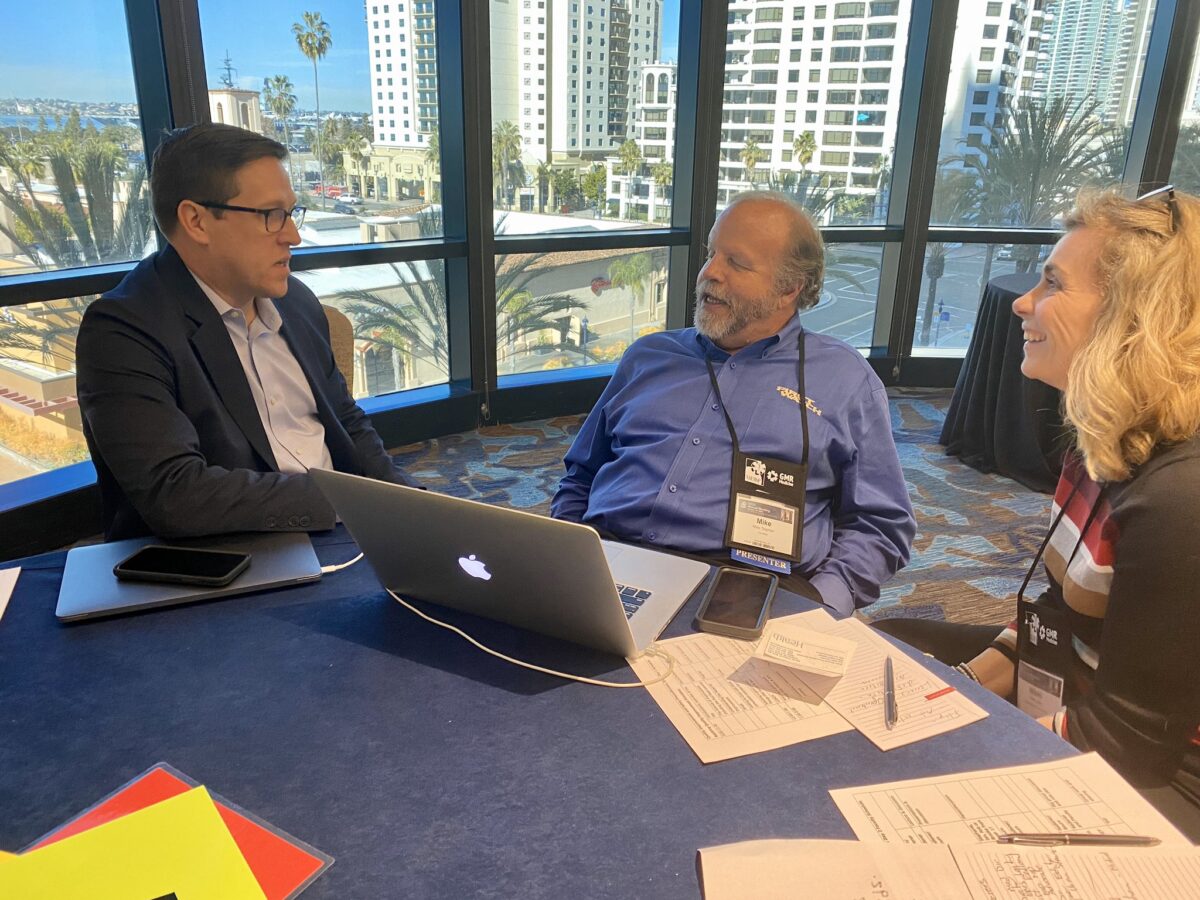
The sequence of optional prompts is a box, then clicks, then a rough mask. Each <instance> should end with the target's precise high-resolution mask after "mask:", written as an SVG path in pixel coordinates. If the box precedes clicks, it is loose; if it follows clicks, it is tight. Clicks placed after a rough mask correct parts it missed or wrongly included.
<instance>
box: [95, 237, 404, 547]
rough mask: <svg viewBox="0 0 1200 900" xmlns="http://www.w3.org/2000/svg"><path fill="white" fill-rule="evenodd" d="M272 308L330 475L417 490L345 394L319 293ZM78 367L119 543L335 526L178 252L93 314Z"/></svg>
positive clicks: (109, 522)
mask: <svg viewBox="0 0 1200 900" xmlns="http://www.w3.org/2000/svg"><path fill="white" fill-rule="evenodd" d="M275 302H276V306H277V307H278V309H279V314H280V316H281V317H282V318H283V326H282V329H281V333H282V334H283V337H284V338H285V340H286V341H287V343H288V346H290V347H291V349H292V353H293V354H294V355H295V357H296V360H297V361H298V362H299V363H300V368H301V369H303V371H304V374H305V377H306V378H307V379H308V383H309V386H310V387H311V388H312V393H313V398H314V399H315V400H316V404H317V413H318V416H319V417H320V420H321V424H322V425H324V426H325V444H326V446H328V447H329V453H330V456H331V457H332V458H333V465H334V467H335V468H336V469H337V470H338V471H340V472H350V473H353V474H356V475H367V476H370V477H372V478H379V479H382V480H385V481H394V482H399V483H401V484H412V483H413V482H412V481H411V479H409V478H408V476H407V475H405V474H404V472H403V470H400V469H398V468H396V467H394V466H393V463H392V459H391V457H390V456H388V454H387V452H386V451H385V450H384V447H383V443H382V442H381V441H380V439H379V436H378V435H377V434H376V433H375V430H374V429H373V428H372V427H371V425H370V422H369V421H368V420H367V418H366V416H365V415H364V414H363V411H362V410H361V409H359V408H358V406H357V405H356V404H355V402H354V400H353V399H352V398H351V397H350V394H349V392H348V391H347V390H346V382H345V381H344V380H343V378H342V376H341V374H340V373H339V372H338V369H337V366H336V365H335V364H334V360H333V353H332V351H331V350H330V346H329V326H328V323H327V322H326V319H325V314H324V311H323V310H322V309H321V305H320V303H319V302H318V301H317V298H316V297H315V296H314V294H313V293H312V291H310V290H309V289H308V288H307V287H305V286H304V285H303V284H301V283H300V282H299V281H298V280H296V279H295V278H290V279H289V280H288V292H287V294H286V295H285V296H284V297H282V298H279V299H278V300H276V301H275ZM76 366H77V373H78V375H77V384H78V389H79V405H80V408H81V409H82V411H83V427H84V436H85V437H86V439H87V443H88V447H89V449H90V450H91V453H92V461H93V463H94V464H95V466H96V475H97V478H98V480H99V484H100V493H101V500H102V504H103V510H104V532H105V536H106V537H107V538H108V539H109V540H119V539H122V538H127V537H133V536H137V535H143V534H148V533H153V534H156V535H158V536H160V537H163V538H176V537H187V536H196V535H206V534H218V533H222V532H233V531H315V530H320V529H325V528H332V527H333V525H334V521H335V520H334V513H333V509H332V507H330V505H329V503H328V501H326V500H325V498H324V496H322V494H321V492H320V491H319V490H318V489H317V487H316V486H315V485H314V484H313V482H312V479H310V478H309V477H308V476H307V475H291V474H283V473H281V472H280V471H279V469H278V466H277V465H276V462H275V457H274V455H273V454H272V452H271V447H270V444H269V443H268V442H267V436H266V432H265V431H264V429H263V424H262V420H261V419H260V418H259V414H258V409H257V407H256V406H255V405H254V398H253V396H252V395H251V393H250V387H249V385H248V384H247V382H246V376H245V373H244V371H243V369H242V364H241V361H240V360H239V359H238V355H237V351H236V350H235V349H234V347H233V343H232V341H231V340H230V338H229V333H228V331H227V330H226V328H225V323H224V322H223V321H222V320H221V317H220V316H219V315H218V314H217V311H216V309H215V308H214V307H213V305H212V302H211V301H210V300H209V299H208V297H206V296H205V294H204V292H203V291H202V290H201V289H200V286H199V285H198V284H197V283H196V280H195V279H194V278H193V277H192V275H191V273H190V272H189V271H188V269H187V267H186V266H185V265H184V264H183V260H182V259H180V257H179V254H178V253H176V252H175V250H174V249H173V248H171V247H168V248H167V249H165V250H162V251H160V252H158V253H156V254H154V255H153V256H150V257H148V258H146V259H145V260H143V261H142V262H141V263H140V264H139V265H138V267H137V268H136V269H134V270H133V271H132V272H130V273H129V274H128V275H127V276H126V277H125V278H124V280H122V282H121V283H120V284H119V285H118V286H117V287H116V288H115V289H113V290H112V291H109V292H108V293H107V294H105V295H104V296H103V297H101V298H100V299H99V300H97V301H95V302H94V303H93V304H92V305H91V306H89V307H88V310H87V312H86V313H85V314H84V317H83V322H82V324H81V325H80V328H79V337H78V340H77V343H76Z"/></svg>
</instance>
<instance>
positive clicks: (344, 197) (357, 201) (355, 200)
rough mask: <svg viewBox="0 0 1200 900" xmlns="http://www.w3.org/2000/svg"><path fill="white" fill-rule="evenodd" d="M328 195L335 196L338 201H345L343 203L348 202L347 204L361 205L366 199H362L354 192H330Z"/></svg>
mask: <svg viewBox="0 0 1200 900" xmlns="http://www.w3.org/2000/svg"><path fill="white" fill-rule="evenodd" d="M329 196H331V197H334V196H336V197H337V199H338V202H339V203H345V204H348V205H349V206H362V205H363V204H364V203H366V201H365V200H363V198H362V197H358V196H356V195H354V194H341V195H336V194H330V195H329Z"/></svg>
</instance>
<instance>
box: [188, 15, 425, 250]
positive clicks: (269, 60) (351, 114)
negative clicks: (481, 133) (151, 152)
mask: <svg viewBox="0 0 1200 900" xmlns="http://www.w3.org/2000/svg"><path fill="white" fill-rule="evenodd" d="M434 5H435V4H434V2H433V0H409V2H399V3H397V2H390V3H368V4H366V6H365V15H364V5H363V4H362V3H361V2H353V0H333V2H331V3H325V4H322V5H321V6H320V11H319V12H311V11H309V12H304V11H300V8H299V7H295V8H293V7H290V6H283V5H280V4H277V3H260V4H247V3H245V2H243V0H200V24H201V29H202V31H203V34H204V46H205V50H206V57H207V58H206V59H205V68H206V71H207V72H208V81H209V84H208V102H209V112H210V113H211V115H212V119H213V121H214V122H227V123H229V124H232V125H239V126H241V127H243V128H249V129H251V130H253V131H260V132H262V133H263V134H266V135H269V136H270V137H273V138H275V139H276V140H278V141H280V142H283V143H285V144H286V145H287V146H288V147H289V148H290V150H291V158H290V159H289V161H288V167H289V171H290V173H291V176H292V183H293V186H294V188H295V190H296V193H297V195H298V196H299V197H300V200H301V202H302V203H303V204H304V205H306V206H307V207H308V208H309V213H308V217H307V218H306V220H305V227H304V228H303V229H302V230H301V233H300V237H301V239H302V241H303V244H302V246H310V245H337V244H358V243H374V242H386V241H396V240H406V239H410V238H415V237H428V236H431V235H440V234H441V215H440V208H439V206H438V204H440V202H441V167H440V156H439V153H440V150H439V147H440V143H439V140H438V106H437V90H438V84H437V41H436V37H435V35H436V24H437V23H436V19H435V16H434ZM430 228H433V229H434V230H433V231H430V230H429V229H430Z"/></svg>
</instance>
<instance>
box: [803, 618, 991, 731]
mask: <svg viewBox="0 0 1200 900" xmlns="http://www.w3.org/2000/svg"><path fill="white" fill-rule="evenodd" d="M809 615H810V613H801V614H800V616H809ZM789 618H797V619H798V618H799V616H792V617H789ZM804 624H805V626H806V627H808V628H812V629H814V630H817V631H823V632H825V633H826V634H831V635H834V636H836V637H841V638H845V639H847V640H850V641H853V642H854V644H855V645H856V649H855V651H854V656H853V657H852V658H851V660H850V666H849V668H848V669H847V671H846V674H845V675H843V676H842V677H841V679H838V680H833V679H828V678H822V677H821V676H819V675H811V674H808V673H804V672H802V673H800V677H801V678H802V679H803V680H804V682H805V683H806V684H807V685H808V686H809V687H810V688H812V689H813V690H814V691H816V692H817V693H818V694H820V695H821V696H823V697H824V698H825V702H827V703H828V704H829V705H830V706H832V707H833V708H834V709H836V710H837V711H838V712H839V713H841V714H842V716H843V717H845V718H846V719H847V720H848V721H849V722H850V723H851V724H852V725H854V727H855V728H857V729H858V730H859V731H861V732H862V733H863V734H864V735H865V736H866V737H867V739H868V740H869V741H871V743H873V744H874V745H875V746H876V747H878V748H879V749H880V750H892V749H894V748H895V747H903V746H904V745H906V744H912V743H915V742H916V741H922V740H924V739H925V738H929V737H933V736H935V735H938V734H945V733H946V732H947V731H954V730H955V729H956V728H962V727H963V726H964V725H970V724H971V723H972V722H978V721H979V720H980V719H986V718H987V713H986V712H985V711H984V710H983V709H981V708H980V707H978V706H976V705H975V704H974V703H972V702H971V701H970V700H968V699H967V698H966V697H965V696H963V695H962V694H960V693H959V692H958V691H957V690H955V689H954V688H953V687H951V686H950V685H948V684H946V682H944V681H942V679H940V678H938V677H937V676H936V675H934V674H933V673H932V672H931V671H929V670H928V669H926V668H925V667H924V666H922V665H921V664H920V663H919V662H917V661H916V660H914V659H912V658H910V657H909V656H906V655H905V654H904V653H902V652H901V651H899V650H897V649H896V648H895V647H893V646H892V645H891V644H889V643H888V642H887V640H886V639H885V638H883V637H882V636H880V635H878V634H876V633H875V632H873V631H872V630H871V629H870V627H869V626H867V625H865V624H864V623H862V622H860V621H858V620H857V619H843V620H841V621H840V622H839V621H835V620H834V619H833V618H832V617H829V616H825V618H824V620H823V619H820V618H816V617H814V618H812V619H811V620H806V621H805V623H804ZM888 656H891V658H892V668H893V671H894V673H895V685H896V709H897V713H898V718H897V720H896V724H895V726H894V727H892V728H890V729H889V728H887V726H886V725H885V724H884V721H883V661H884V659H885V658H886V657H888Z"/></svg>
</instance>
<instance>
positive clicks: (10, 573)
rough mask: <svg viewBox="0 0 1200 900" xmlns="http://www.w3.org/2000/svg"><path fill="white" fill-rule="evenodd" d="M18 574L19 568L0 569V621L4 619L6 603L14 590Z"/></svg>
mask: <svg viewBox="0 0 1200 900" xmlns="http://www.w3.org/2000/svg"><path fill="white" fill-rule="evenodd" d="M20 574H21V570H20V569H19V568H18V569H0V619H3V618H4V611H5V610H6V609H8V601H9V599H10V598H11V597H12V593H13V590H15V589H16V586H17V576H18V575H20Z"/></svg>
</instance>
